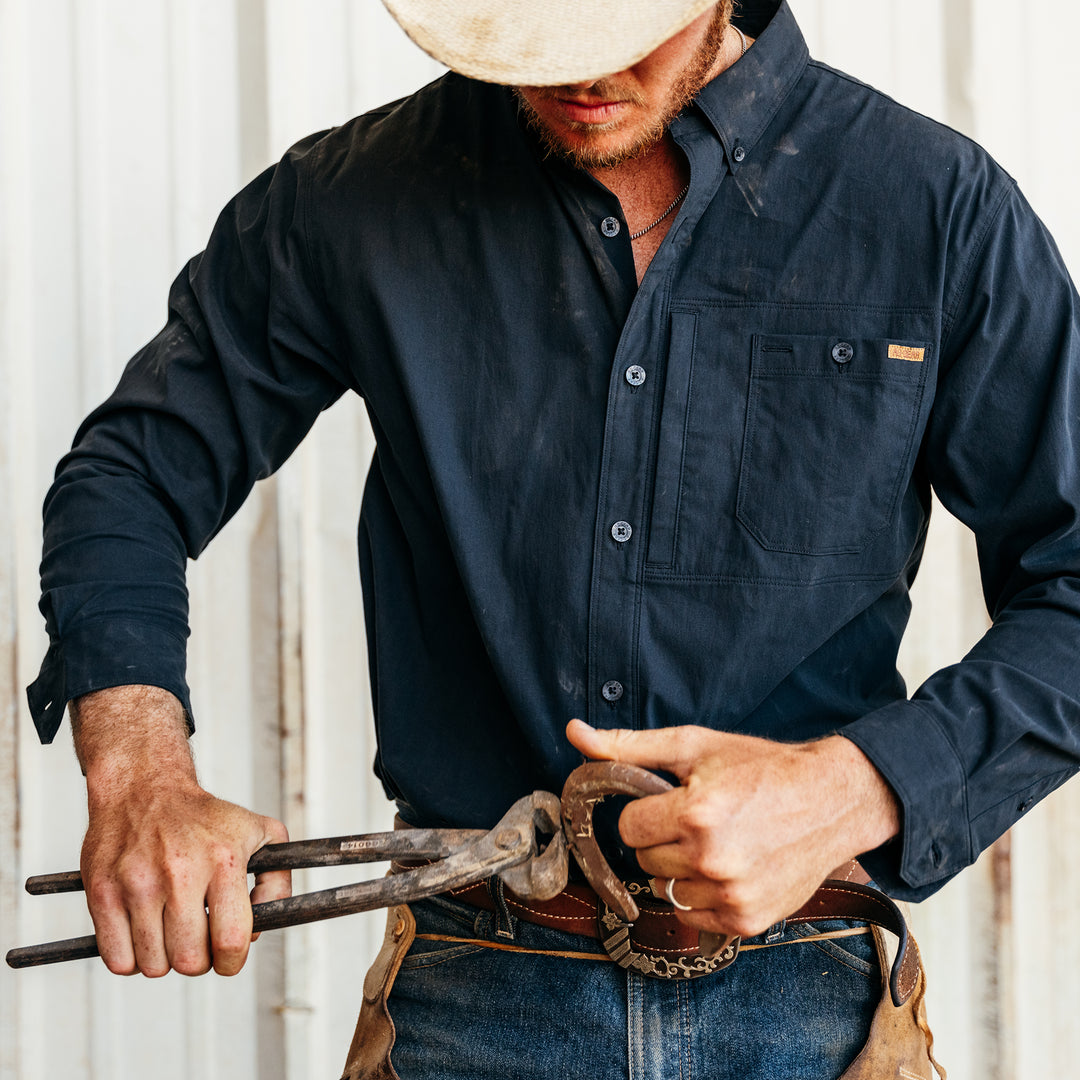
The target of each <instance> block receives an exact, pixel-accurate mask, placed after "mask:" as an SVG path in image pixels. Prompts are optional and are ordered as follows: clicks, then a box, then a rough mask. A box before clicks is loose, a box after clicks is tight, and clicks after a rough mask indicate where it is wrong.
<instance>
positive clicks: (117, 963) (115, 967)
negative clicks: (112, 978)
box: [101, 956, 139, 975]
mask: <svg viewBox="0 0 1080 1080" xmlns="http://www.w3.org/2000/svg"><path fill="white" fill-rule="evenodd" d="M101 959H102V962H103V963H104V964H105V967H106V968H108V970H109V972H110V973H111V974H113V975H137V974H138V973H139V969H138V967H137V966H136V964H135V961H134V960H131V959H121V958H119V957H116V956H102V958H101Z"/></svg>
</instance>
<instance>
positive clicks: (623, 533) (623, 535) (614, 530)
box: [611, 521, 634, 544]
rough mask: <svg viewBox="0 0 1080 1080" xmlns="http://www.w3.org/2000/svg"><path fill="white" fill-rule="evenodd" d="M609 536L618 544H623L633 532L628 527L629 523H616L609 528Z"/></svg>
mask: <svg viewBox="0 0 1080 1080" xmlns="http://www.w3.org/2000/svg"><path fill="white" fill-rule="evenodd" d="M611 535H612V536H613V537H614V538H615V539H616V540H617V541H618V542H619V543H620V544H625V543H626V541H627V540H629V539H630V537H631V536H633V535H634V530H633V529H632V528H631V527H630V522H629V521H616V522H615V524H614V525H612V526H611Z"/></svg>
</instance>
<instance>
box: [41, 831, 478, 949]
mask: <svg viewBox="0 0 1080 1080" xmlns="http://www.w3.org/2000/svg"><path fill="white" fill-rule="evenodd" d="M484 835H485V831H484V830H483V829H398V830H396V831H395V832H382V833H362V834H359V835H357V836H334V837H330V838H329V839H326V840H291V841H289V842H288V843H285V844H267V845H266V847H262V848H259V850H258V851H256V852H255V854H254V855H252V856H251V858H250V859H249V860H248V865H247V872H248V873H249V874H262V873H265V872H267V871H269V870H309V869H311V868H313V867H316V866H348V865H351V864H353V863H367V862H383V861H385V860H387V859H405V860H414V859H415V860H421V859H445V858H446V857H447V856H448V855H449V854H450V853H451V852H452V851H456V850H457V849H458V848H460V847H463V846H464V845H466V844H471V843H473V841H475V840H479V839H480V837H482V836H484ZM82 887H83V882H82V875H81V874H80V873H79V871H78V870H65V871H63V872H62V873H59V874H38V875H37V876H36V877H31V878H27V879H26V891H27V892H28V893H30V895H31V896H49V895H53V894H56V893H68V892H81V891H82ZM77 940H82V939H77Z"/></svg>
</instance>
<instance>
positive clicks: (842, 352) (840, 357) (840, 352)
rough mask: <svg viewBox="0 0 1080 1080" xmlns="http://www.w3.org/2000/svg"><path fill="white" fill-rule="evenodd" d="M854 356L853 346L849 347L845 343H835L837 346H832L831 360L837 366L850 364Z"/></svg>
mask: <svg viewBox="0 0 1080 1080" xmlns="http://www.w3.org/2000/svg"><path fill="white" fill-rule="evenodd" d="M854 355H855V348H854V346H852V345H849V344H848V343H847V342H846V341H840V342H837V344H835V345H834V346H833V351H832V358H833V359H834V360H835V361H836V362H837V363H838V364H850V363H851V359H852V357H853V356H854Z"/></svg>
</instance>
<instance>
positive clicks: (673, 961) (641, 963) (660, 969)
mask: <svg viewBox="0 0 1080 1080" xmlns="http://www.w3.org/2000/svg"><path fill="white" fill-rule="evenodd" d="M627 887H628V888H629V889H630V891H631V892H633V893H638V894H639V895H638V897H637V899H638V905H639V907H643V906H644V905H645V904H647V903H648V901H644V900H643V899H642V897H643V896H644V894H645V893H646V891H647V890H646V889H644V888H642V887H641V886H635V885H634V884H630V883H628V886H627ZM597 920H598V929H599V932H600V940H601V942H602V943H603V945H604V949H605V950H606V951H607V954H608V956H610V957H611V959H612V960H614V961H615V963H617V964H618V965H619V966H620V967H624V968H626V969H628V970H630V971H637V972H640V973H641V974H642V975H648V976H650V977H651V978H654V979H700V978H701V976H702V975H712V974H713V972H715V971H722V970H723V969H724V968H726V967H728V966H729V965H731V964H733V963H734V962H735V958H736V957H737V956H738V955H739V940H738V938H736V939H735V941H733V942H732V943H731V944H730V945H728V947H727V948H726V949H724V950H723V951H722V952H720V953H718V954H717V955H716V956H714V957H711V958H708V957H704V956H701V955H699V954H698V953H697V952H696V951H695V950H693V949H691V950H687V951H686V952H682V953H676V954H674V955H662V954H661V952H658V951H656V950H655V949H653V950H650V949H649V948H648V947H647V946H643V945H641V944H640V943H639V942H637V941H635V940H634V934H633V932H634V924H633V923H628V922H627V921H626V920H625V919H623V918H621V917H620V916H619V915H618V914H617V913H616V912H614V911H612V910H611V908H609V907H608V906H607V904H605V903H604V901H603V900H598V902H597ZM663 954H668V950H666V949H665V950H663Z"/></svg>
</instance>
